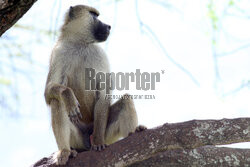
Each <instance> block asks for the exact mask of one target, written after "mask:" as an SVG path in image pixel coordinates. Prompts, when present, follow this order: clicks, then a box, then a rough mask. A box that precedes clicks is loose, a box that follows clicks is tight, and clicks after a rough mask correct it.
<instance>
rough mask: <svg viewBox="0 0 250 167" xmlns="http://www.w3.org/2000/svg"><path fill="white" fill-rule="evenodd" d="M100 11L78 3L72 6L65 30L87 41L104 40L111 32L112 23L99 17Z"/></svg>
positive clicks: (64, 26)
mask: <svg viewBox="0 0 250 167" xmlns="http://www.w3.org/2000/svg"><path fill="white" fill-rule="evenodd" d="M98 16H99V12H98V11H97V10H96V9H95V8H92V7H89V6H84V5H77V6H74V7H70V9H69V11H68V13H67V16H66V20H65V23H64V25H63V30H65V31H66V32H67V33H68V34H70V35H72V36H74V37H75V38H76V39H78V40H83V41H84V42H86V43H93V42H103V41H105V40H106V39H107V38H108V36H109V33H110V29H111V27H110V25H107V24H104V23H103V22H101V21H100V20H99V19H98Z"/></svg>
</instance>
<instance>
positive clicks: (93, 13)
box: [89, 11, 98, 17]
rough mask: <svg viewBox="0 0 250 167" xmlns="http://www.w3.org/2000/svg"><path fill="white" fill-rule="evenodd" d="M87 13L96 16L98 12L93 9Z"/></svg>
mask: <svg viewBox="0 0 250 167" xmlns="http://www.w3.org/2000/svg"><path fill="white" fill-rule="evenodd" d="M89 13H90V14H91V15H92V16H93V17H98V14H97V13H96V12H94V11H89Z"/></svg>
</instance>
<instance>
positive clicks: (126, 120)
mask: <svg viewBox="0 0 250 167" xmlns="http://www.w3.org/2000/svg"><path fill="white" fill-rule="evenodd" d="M125 97H128V95H124V96H123V98H122V99H120V100H119V101H117V102H116V103H115V104H113V105H112V106H111V107H110V111H109V117H108V123H107V128H106V133H105V143H106V144H111V143H114V142H116V141H117V140H118V139H119V138H121V137H127V136H128V134H129V133H131V132H135V130H136V127H137V125H138V120H137V114H136V111H135V106H134V102H133V100H132V99H130V98H125Z"/></svg>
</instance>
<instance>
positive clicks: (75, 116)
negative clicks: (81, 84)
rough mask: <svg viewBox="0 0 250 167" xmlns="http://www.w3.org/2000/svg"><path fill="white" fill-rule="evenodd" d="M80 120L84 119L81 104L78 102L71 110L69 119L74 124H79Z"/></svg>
mask: <svg viewBox="0 0 250 167" xmlns="http://www.w3.org/2000/svg"><path fill="white" fill-rule="evenodd" d="M79 118H82V114H81V112H80V104H79V103H78V101H76V105H73V106H72V107H71V108H70V110H69V119H70V121H71V122H72V123H73V124H78V123H79Z"/></svg>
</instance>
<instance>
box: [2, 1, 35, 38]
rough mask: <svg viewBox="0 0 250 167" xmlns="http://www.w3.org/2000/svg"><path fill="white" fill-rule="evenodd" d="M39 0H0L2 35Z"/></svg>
mask: <svg viewBox="0 0 250 167" xmlns="http://www.w3.org/2000/svg"><path fill="white" fill-rule="evenodd" d="M36 1H37V0H0V21H1V24H0V37H1V36H2V34H3V33H4V32H5V31H7V30H8V29H9V28H10V27H12V26H13V25H14V24H15V23H16V22H17V21H18V20H19V19H20V18H21V17H22V16H23V15H24V14H25V13H26V12H27V11H28V10H29V9H30V8H31V6H32V5H33V4H34V3H35V2H36Z"/></svg>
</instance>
